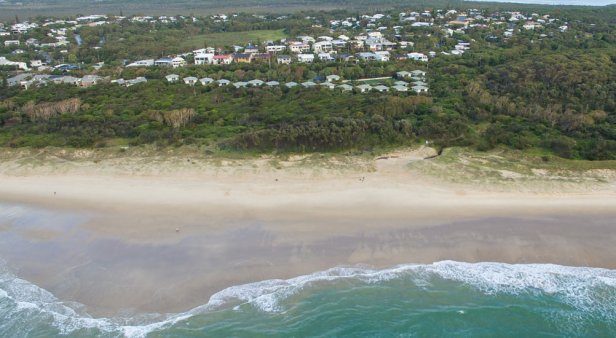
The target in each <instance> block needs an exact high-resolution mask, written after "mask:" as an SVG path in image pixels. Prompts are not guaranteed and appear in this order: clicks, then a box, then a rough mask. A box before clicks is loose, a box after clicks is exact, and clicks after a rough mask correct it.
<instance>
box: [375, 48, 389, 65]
mask: <svg viewBox="0 0 616 338" xmlns="http://www.w3.org/2000/svg"><path fill="white" fill-rule="evenodd" d="M374 54H375V55H376V61H381V62H387V61H389V52H388V51H386V50H385V51H378V52H374Z"/></svg>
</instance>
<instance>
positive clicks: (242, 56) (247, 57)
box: [233, 53, 252, 63]
mask: <svg viewBox="0 0 616 338" xmlns="http://www.w3.org/2000/svg"><path fill="white" fill-rule="evenodd" d="M233 61H235V62H237V63H250V62H252V53H235V54H233Z"/></svg>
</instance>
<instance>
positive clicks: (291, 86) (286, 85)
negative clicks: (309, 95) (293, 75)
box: [285, 81, 298, 88]
mask: <svg viewBox="0 0 616 338" xmlns="http://www.w3.org/2000/svg"><path fill="white" fill-rule="evenodd" d="M297 86H298V83H297V82H293V81H291V82H287V83H285V87H287V88H293V87H297Z"/></svg>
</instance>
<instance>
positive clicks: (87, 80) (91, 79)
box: [79, 75, 103, 87]
mask: <svg viewBox="0 0 616 338" xmlns="http://www.w3.org/2000/svg"><path fill="white" fill-rule="evenodd" d="M102 79H103V78H102V77H100V76H98V75H85V76H84V77H82V78H81V81H80V82H79V85H80V86H81V87H90V86H94V85H95V84H97V83H99V82H100V81H101V80H102Z"/></svg>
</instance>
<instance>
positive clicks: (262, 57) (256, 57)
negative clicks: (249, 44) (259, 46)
mask: <svg viewBox="0 0 616 338" xmlns="http://www.w3.org/2000/svg"><path fill="white" fill-rule="evenodd" d="M252 60H253V61H255V62H270V61H271V60H272V54H270V53H253V54H252Z"/></svg>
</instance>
